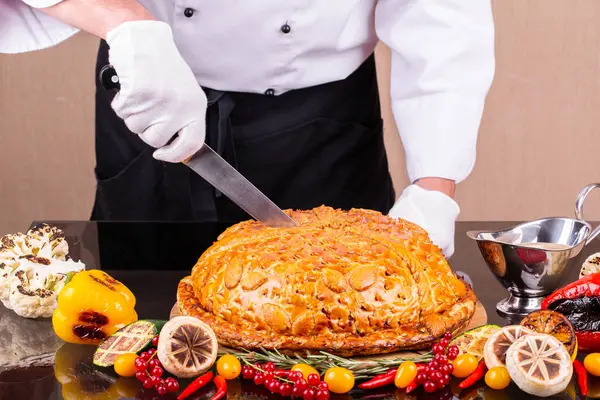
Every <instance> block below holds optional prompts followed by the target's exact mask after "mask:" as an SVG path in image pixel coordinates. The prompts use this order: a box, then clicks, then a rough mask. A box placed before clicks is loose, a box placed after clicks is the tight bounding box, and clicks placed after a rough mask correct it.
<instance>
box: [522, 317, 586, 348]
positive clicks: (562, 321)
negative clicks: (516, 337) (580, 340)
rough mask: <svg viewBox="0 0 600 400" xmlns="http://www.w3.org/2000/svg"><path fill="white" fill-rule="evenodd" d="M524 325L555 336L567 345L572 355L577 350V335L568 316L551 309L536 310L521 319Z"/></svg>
mask: <svg viewBox="0 0 600 400" xmlns="http://www.w3.org/2000/svg"><path fill="white" fill-rule="evenodd" d="M521 326H524V327H526V328H528V329H531V330H532V331H535V332H537V333H545V334H548V335H551V336H554V337H555V338H557V339H558V341H559V342H561V343H562V344H563V346H565V348H566V349H567V351H568V352H569V354H570V355H573V353H574V352H575V346H576V343H577V336H575V329H573V325H571V323H570V322H569V320H568V319H567V317H565V316H564V315H562V314H561V313H558V312H556V311H551V310H540V311H534V312H532V313H531V314H529V315H528V316H526V317H525V318H524V319H523V320H522V321H521Z"/></svg>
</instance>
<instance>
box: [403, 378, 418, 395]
mask: <svg viewBox="0 0 600 400" xmlns="http://www.w3.org/2000/svg"><path fill="white" fill-rule="evenodd" d="M418 387H419V384H418V383H417V379H416V378H415V379H413V381H412V382H411V383H409V384H408V386H407V387H406V394H409V393H411V392H414V391H415V390H416V389H417V388H418Z"/></svg>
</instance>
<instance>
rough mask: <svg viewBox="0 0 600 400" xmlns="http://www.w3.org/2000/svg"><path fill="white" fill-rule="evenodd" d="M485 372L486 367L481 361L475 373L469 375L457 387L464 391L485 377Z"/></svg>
mask: <svg viewBox="0 0 600 400" xmlns="http://www.w3.org/2000/svg"><path fill="white" fill-rule="evenodd" d="M486 372H487V366H486V365H485V361H481V362H480V363H479V365H478V366H477V368H475V371H473V373H472V374H471V375H469V376H468V377H467V378H466V379H465V380H464V381H462V382H461V383H460V384H459V385H458V387H459V388H461V389H466V388H468V387H469V386H473V385H474V384H475V383H477V382H478V381H479V380H481V378H483V377H484V376H485V373H486Z"/></svg>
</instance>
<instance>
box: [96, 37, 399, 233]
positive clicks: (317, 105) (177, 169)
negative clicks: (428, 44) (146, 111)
mask: <svg viewBox="0 0 600 400" xmlns="http://www.w3.org/2000/svg"><path fill="white" fill-rule="evenodd" d="M106 64H108V46H107V44H106V42H104V41H101V44H100V49H99V52H98V59H97V66H96V76H98V72H99V70H100V68H102V67H103V66H104V65H106ZM117 72H118V71H117ZM204 90H205V92H206V94H207V98H208V103H209V106H208V109H207V132H206V143H207V144H208V145H210V146H211V147H212V148H213V149H214V150H215V151H217V152H218V153H219V154H220V155H221V156H222V157H224V158H225V159H226V160H227V161H228V162H229V163H231V164H232V165H233V166H235V167H236V168H237V169H238V170H239V171H240V172H241V173H242V174H243V175H244V176H245V177H246V178H247V179H248V180H250V181H251V182H252V183H253V184H254V185H255V186H256V187H258V189H260V190H261V191H262V192H263V193H265V194H266V195H267V196H268V197H269V198H271V199H272V200H273V201H274V202H275V203H276V204H277V205H278V206H279V207H281V208H282V209H288V208H291V209H310V208H313V207H317V206H320V205H327V206H331V207H335V208H341V209H350V208H353V207H360V208H367V209H373V210H378V211H381V212H383V213H387V212H388V211H389V209H390V208H391V207H392V205H393V203H394V200H395V193H394V189H393V186H392V180H391V177H390V173H389V170H388V162H387V157H386V153H385V147H384V140H383V123H382V119H381V111H380V104H379V93H378V88H377V78H376V71H375V60H374V56H373V55H371V57H369V58H368V59H367V61H365V62H364V63H363V65H362V66H361V67H360V68H358V69H357V70H356V71H355V72H354V73H353V74H351V75H350V76H349V77H348V78H346V79H344V80H341V81H336V82H332V83H327V84H323V85H318V86H314V87H309V88H305V89H299V90H293V91H290V92H287V93H284V94H283V95H280V96H273V95H272V93H269V91H267V92H266V93H265V94H249V93H233V92H221V91H216V90H212V89H208V88H204ZM112 96H113V95H112V94H110V93H108V92H106V91H105V90H104V89H103V88H102V87H101V86H100V85H99V83H97V87H96V169H95V173H96V179H97V189H96V198H95V204H94V209H93V211H92V220H119V221H123V220H127V221H202V222H224V223H236V222H239V221H241V220H244V219H249V218H250V217H249V216H248V215H247V214H246V213H245V212H244V211H243V210H242V209H240V208H239V207H238V206H237V205H236V204H235V203H233V202H231V201H230V200H229V199H228V198H227V197H225V196H224V195H222V194H221V193H219V192H218V191H216V190H215V189H214V188H213V187H212V186H210V185H209V184H208V183H207V182H206V181H204V179H202V178H201V177H200V176H198V175H197V174H195V173H194V172H193V171H192V170H191V169H189V168H188V167H186V166H185V165H183V164H173V163H166V162H161V161H157V160H155V159H154V158H153V157H152V153H153V151H154V150H155V149H153V148H151V147H150V146H148V145H147V144H145V143H144V142H142V141H141V139H140V138H139V137H138V136H137V135H135V134H133V133H132V132H130V131H129V130H128V129H127V127H126V126H125V123H124V122H123V120H121V119H120V118H119V117H118V116H117V115H116V114H115V112H114V111H113V109H112V108H111V106H110V102H111V100H112ZM200 112H201V110H198V113H200Z"/></svg>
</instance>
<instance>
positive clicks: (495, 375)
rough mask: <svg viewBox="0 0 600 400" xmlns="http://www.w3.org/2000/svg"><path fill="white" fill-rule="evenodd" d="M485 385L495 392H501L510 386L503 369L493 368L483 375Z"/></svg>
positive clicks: (508, 376)
mask: <svg viewBox="0 0 600 400" xmlns="http://www.w3.org/2000/svg"><path fill="white" fill-rule="evenodd" d="M485 384H486V385H488V386H489V387H491V388H492V389H496V390H503V389H506V387H508V385H510V375H509V374H508V370H507V369H506V368H504V367H493V368H490V370H489V371H488V372H486V373H485Z"/></svg>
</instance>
